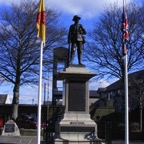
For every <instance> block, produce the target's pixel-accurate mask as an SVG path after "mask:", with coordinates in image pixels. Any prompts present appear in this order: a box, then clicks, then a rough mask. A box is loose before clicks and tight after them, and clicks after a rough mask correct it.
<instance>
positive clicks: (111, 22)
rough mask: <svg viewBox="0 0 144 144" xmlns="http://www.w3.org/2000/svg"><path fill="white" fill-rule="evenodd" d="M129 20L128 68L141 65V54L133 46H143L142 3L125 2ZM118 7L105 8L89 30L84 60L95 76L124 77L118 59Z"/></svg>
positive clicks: (119, 59) (119, 35) (133, 69)
mask: <svg viewBox="0 0 144 144" xmlns="http://www.w3.org/2000/svg"><path fill="white" fill-rule="evenodd" d="M126 11H127V16H128V20H129V43H128V71H135V70H138V69H142V65H143V64H142V61H143V57H142V55H141V53H140V52H139V51H138V50H137V49H141V50H142V49H143V46H144V45H143V44H144V41H143V39H142V36H143V34H144V29H143V28H142V26H141V25H140V23H142V19H141V18H142V15H143V14H142V7H141V6H140V5H136V4H132V3H131V4H129V5H127V10H126ZM121 25H122V8H118V7H117V6H116V5H115V4H114V5H110V6H108V7H106V8H105V11H104V12H103V13H102V15H101V16H100V18H99V19H98V20H97V21H96V22H95V23H94V28H93V30H92V31H91V32H90V33H89V40H90V42H89V44H88V45H87V49H85V60H86V61H87V62H88V66H90V67H91V68H92V69H93V70H94V71H96V72H98V75H97V78H105V77H107V78H111V77H117V78H120V79H123V78H124V62H123V60H122V56H123V55H122V32H121Z"/></svg>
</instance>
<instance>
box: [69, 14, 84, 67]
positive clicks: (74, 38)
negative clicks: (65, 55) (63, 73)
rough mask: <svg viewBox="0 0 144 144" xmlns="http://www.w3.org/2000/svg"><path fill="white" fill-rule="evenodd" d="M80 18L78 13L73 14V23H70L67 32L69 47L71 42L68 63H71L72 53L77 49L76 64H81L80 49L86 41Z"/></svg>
mask: <svg viewBox="0 0 144 144" xmlns="http://www.w3.org/2000/svg"><path fill="white" fill-rule="evenodd" d="M80 19H81V18H80V17H79V16H78V15H75V16H74V17H73V19H72V20H73V21H74V24H72V25H71V26H70V28H69V33H68V44H69V47H70V44H71V50H70V62H69V64H72V63H73V59H74V55H75V52H76V49H77V54H78V64H79V65H83V64H82V62H81V59H82V50H83V45H84V43H85V42H86V41H85V37H84V35H85V34H86V31H85V29H84V28H83V26H82V25H81V24H79V20H80Z"/></svg>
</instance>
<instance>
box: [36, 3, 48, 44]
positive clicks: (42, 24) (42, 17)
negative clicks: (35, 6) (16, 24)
mask: <svg viewBox="0 0 144 144" xmlns="http://www.w3.org/2000/svg"><path fill="white" fill-rule="evenodd" d="M36 26H37V29H38V34H37V36H38V37H39V38H41V40H42V41H43V42H44V43H45V41H46V12H45V5H44V0H40V5H39V11H38V15H37V20H36Z"/></svg>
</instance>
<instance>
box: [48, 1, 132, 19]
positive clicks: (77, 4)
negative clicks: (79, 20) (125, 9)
mask: <svg viewBox="0 0 144 144" xmlns="http://www.w3.org/2000/svg"><path fill="white" fill-rule="evenodd" d="M130 1H131V0H127V3H128V2H130ZM114 2H115V3H116V4H117V5H122V3H123V0H121V1H120V0H101V1H96V0H49V1H48V2H47V5H49V4H50V6H52V7H53V8H55V9H57V10H61V11H63V12H64V13H68V14H70V15H75V14H78V15H81V16H82V17H83V18H85V19H87V18H93V17H94V16H96V15H97V14H98V13H99V12H101V11H102V10H103V8H104V7H105V5H107V4H111V3H114Z"/></svg>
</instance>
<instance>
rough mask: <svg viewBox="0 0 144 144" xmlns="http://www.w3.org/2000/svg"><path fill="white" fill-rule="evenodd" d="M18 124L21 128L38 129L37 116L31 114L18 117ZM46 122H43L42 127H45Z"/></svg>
mask: <svg viewBox="0 0 144 144" xmlns="http://www.w3.org/2000/svg"><path fill="white" fill-rule="evenodd" d="M15 122H16V124H17V126H18V127H19V128H25V129H36V128H37V125H38V123H37V117H36V116H31V115H22V116H21V117H18V118H17V119H16V121H15ZM45 126H46V123H44V122H41V128H44V127H45Z"/></svg>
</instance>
